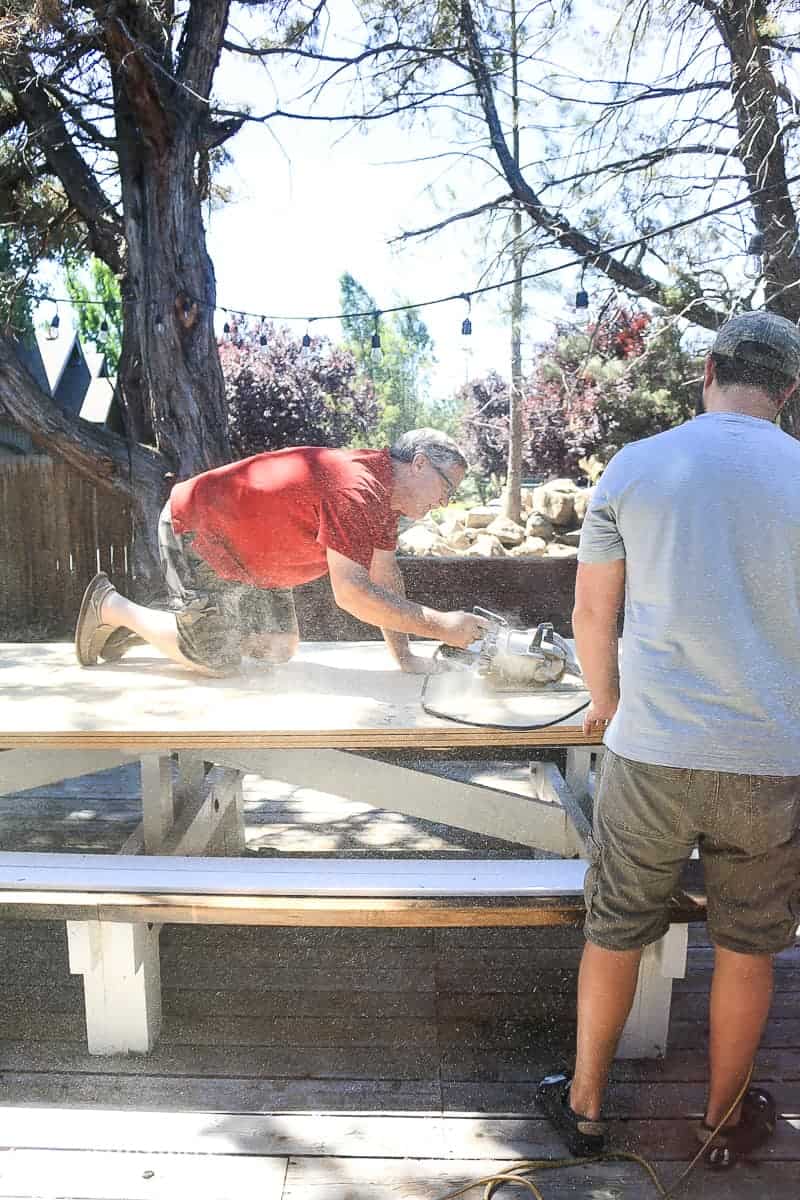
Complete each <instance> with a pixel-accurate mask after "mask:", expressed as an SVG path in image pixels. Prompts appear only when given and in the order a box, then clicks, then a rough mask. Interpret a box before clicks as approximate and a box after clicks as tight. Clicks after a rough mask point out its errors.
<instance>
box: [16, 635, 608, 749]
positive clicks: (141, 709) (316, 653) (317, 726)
mask: <svg viewBox="0 0 800 1200" xmlns="http://www.w3.org/2000/svg"><path fill="white" fill-rule="evenodd" d="M415 650H416V651H417V652H420V653H428V654H430V653H432V652H433V650H434V644H433V643H421V644H418V645H416V646H415ZM423 683H424V677H423V676H420V675H406V674H403V673H402V672H401V671H399V670H398V669H397V667H396V666H395V665H394V664H393V662H392V660H391V658H390V656H389V652H388V650H387V648H386V646H385V645H384V643H383V642H305V643H303V644H302V645H301V647H300V650H299V652H298V654H297V656H296V657H295V658H294V659H293V660H292V661H291V662H289V663H286V664H284V665H282V666H279V667H273V668H268V667H265V666H264V664H263V663H259V662H256V660H253V659H250V660H245V664H244V667H243V669H242V671H241V672H240V673H239V674H238V675H236V676H235V677H230V678H226V679H208V678H204V677H202V676H199V675H196V674H193V673H192V672H191V671H189V670H187V669H184V668H182V667H179V666H176V665H173V664H172V663H169V662H167V661H166V660H165V659H164V658H162V657H161V656H160V655H158V654H157V652H155V651H154V650H152V649H150V648H149V647H146V646H141V647H138V648H136V649H135V650H133V651H131V652H130V653H129V654H128V655H126V656H125V658H124V659H123V660H121V661H120V662H117V663H106V664H103V665H100V666H97V667H93V668H88V669H87V668H82V667H80V666H79V665H78V663H77V662H76V660H75V654H74V650H73V647H72V645H71V644H70V643H66V642H52V643H30V644H26V643H5V644H2V645H0V748H3V749H11V748H29V747H39V748H46V747H49V748H58V747H64V748H67V747H69V748H74V749H126V750H127V749H131V750H133V749H135V750H142V751H147V750H150V751H155V750H164V751H166V750H184V749H195V750H199V749H214V748H217V749H218V748H221V747H236V748H240V749H267V748H270V747H283V748H304V747H308V748H315V747H316V748H320V747H321V748H330V749H385V748H394V749H401V748H407V749H417V748H420V749H422V748H430V749H449V748H458V747H462V746H464V747H466V746H473V747H474V746H491V747H495V746H512V745H513V746H537V745H539V746H559V745H562V746H570V745H572V746H574V745H595V744H598V742H599V740H600V739H599V738H594V737H593V738H587V737H585V735H584V734H583V731H582V729H581V714H580V713H578V714H576V715H573V716H569V717H567V718H566V719H563V718H564V714H565V713H568V712H570V710H573V709H575V708H576V707H578V706H579V705H581V704H583V703H585V701H586V700H587V699H588V697H587V694H586V692H585V691H584V690H583V689H582V687H581V686H580V685H579V684H577V683H573V684H571V685H570V684H568V685H567V686H566V687H565V688H562V689H560V690H551V689H546V690H543V691H537V692H530V693H513V694H506V693H502V692H500V693H492V692H488V691H486V690H485V688H484V687H483V685H479V684H478V683H477V681H474V682H473V680H472V677H471V676H470V675H468V674H465V673H463V672H454V673H453V674H448V675H447V676H438V675H437V676H432V677H431V678H430V681H429V683H428V685H427V700H428V701H429V702H430V704H431V706H432V707H434V708H436V709H437V711H448V712H450V711H456V712H460V713H461V715H464V716H466V717H467V719H470V720H476V721H481V722H488V723H489V724H494V725H510V726H512V728H510V729H498V728H490V727H487V726H486V725H482V726H471V725H465V724H459V723H456V722H453V721H449V720H443V719H440V718H438V717H436V716H432V715H430V714H429V713H427V712H425V711H424V709H423V707H422V702H421V696H422V689H423ZM546 722H553V723H552V724H551V725H550V726H549V727H547V728H536V729H525V728H521V727H522V726H526V725H539V726H541V725H544V724H545V723H546Z"/></svg>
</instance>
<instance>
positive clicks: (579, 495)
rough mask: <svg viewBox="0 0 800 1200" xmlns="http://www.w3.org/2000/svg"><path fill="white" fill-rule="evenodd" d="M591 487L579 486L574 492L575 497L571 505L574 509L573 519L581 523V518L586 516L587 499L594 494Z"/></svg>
mask: <svg viewBox="0 0 800 1200" xmlns="http://www.w3.org/2000/svg"><path fill="white" fill-rule="evenodd" d="M594 492H595V489H594V488H593V487H589V488H581V489H580V491H578V492H576V493H575V498H574V500H573V501H572V507H573V509H574V510H575V520H576V521H580V522H581V523H583V518H584V517H585V516H586V509H587V508H588V507H589V501H590V500H591V498H592V496H593V495H594Z"/></svg>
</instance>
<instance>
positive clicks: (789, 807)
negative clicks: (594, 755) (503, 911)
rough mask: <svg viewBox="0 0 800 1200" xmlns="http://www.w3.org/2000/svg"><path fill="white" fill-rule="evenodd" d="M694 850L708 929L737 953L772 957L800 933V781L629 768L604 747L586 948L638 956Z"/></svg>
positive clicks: (655, 935) (665, 914)
mask: <svg viewBox="0 0 800 1200" xmlns="http://www.w3.org/2000/svg"><path fill="white" fill-rule="evenodd" d="M695 847H697V849H698V850H699V854H700V858H701V860H702V863H703V871H704V874H705V885H706V896H707V906H708V931H709V936H710V938H711V940H712V942H714V944H715V945H718V946H722V947H723V948H724V949H726V950H734V951H736V952H737V953H739V954H775V953H777V952H778V951H779V950H784V949H786V948H787V947H788V946H791V945H793V943H794V940H795V936H796V932H797V927H798V925H799V924H800V777H797V776H791V775H787V776H772V775H739V774H732V773H729V772H723V771H695V770H689V769H688V768H684V767H662V766H655V765H653V764H650V763H641V762H634V761H633V760H631V759H628V758H622V756H621V755H618V754H614V753H612V751H611V750H606V752H605V756H604V760H603V765H602V768H601V775H600V783H599V786H598V790H597V798H596V801H595V813H594V830H593V834H592V838H591V842H590V859H591V865H590V867H589V870H588V871H587V873H586V882H585V887H584V890H585V895H586V924H585V933H586V936H587V938H588V939H589V941H591V942H594V943H595V944H596V945H598V946H603V947H604V948H605V949H607V950H633V949H638V948H639V947H641V946H646V945H648V944H649V943H650V942H655V941H657V940H658V939H659V938H660V937H662V936H663V935H664V934H665V933H666V932H667V929H668V928H669V902H670V899H671V897H672V895H673V893H674V892H675V890H676V888H677V887H678V886H679V880H680V875H681V870H682V868H683V865H684V863H685V862H686V860H687V859H688V858H689V857H690V855H691V853H692V851H693V850H694V849H695Z"/></svg>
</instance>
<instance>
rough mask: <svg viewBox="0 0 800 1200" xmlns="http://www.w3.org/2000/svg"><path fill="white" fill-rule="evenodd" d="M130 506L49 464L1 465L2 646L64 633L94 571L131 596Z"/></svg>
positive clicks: (36, 460)
mask: <svg viewBox="0 0 800 1200" xmlns="http://www.w3.org/2000/svg"><path fill="white" fill-rule="evenodd" d="M131 568H132V537H131V518H130V511H129V508H128V505H127V504H125V503H124V502H123V501H122V500H120V499H117V497H116V496H114V495H112V494H110V493H109V492H105V491H100V490H98V489H97V488H95V487H94V485H93V484H91V483H89V482H88V481H87V480H86V479H83V478H82V477H81V476H80V475H78V474H76V473H75V471H73V470H72V469H71V468H69V467H67V466H66V465H65V464H63V463H60V462H53V461H51V460H50V459H47V458H23V459H20V460H19V461H18V462H3V463H0V639H4V640H20V639H25V638H28V637H32V636H37V635H38V636H41V635H42V634H43V633H47V632H48V631H50V632H52V633H53V635H55V634H56V633H58V632H62V633H63V632H65V631H68V630H69V629H70V628H71V627H72V626H73V625H74V622H75V618H76V616H77V613H78V608H79V607H80V602H81V596H82V595H83V590H84V588H85V587H86V584H87V583H88V581H89V580H90V579H91V577H92V575H94V574H95V572H96V571H107V572H108V574H109V575H110V576H111V578H112V579H113V580H114V582H115V583H116V585H117V587H119V588H120V590H121V591H128V592H130V588H131Z"/></svg>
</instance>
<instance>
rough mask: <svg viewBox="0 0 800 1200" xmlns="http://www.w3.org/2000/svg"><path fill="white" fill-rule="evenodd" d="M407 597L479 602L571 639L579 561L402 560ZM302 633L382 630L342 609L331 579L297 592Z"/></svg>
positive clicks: (363, 635) (312, 637) (343, 635)
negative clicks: (546, 625)
mask: <svg viewBox="0 0 800 1200" xmlns="http://www.w3.org/2000/svg"><path fill="white" fill-rule="evenodd" d="M398 562H399V563H400V567H401V569H402V572H403V578H404V580H405V585H406V593H407V595H408V598H409V600H416V601H418V602H419V603H420V604H426V605H428V606H429V607H431V608H438V609H443V610H450V609H459V608H460V609H466V610H468V611H469V610H470V609H472V608H473V607H474V606H475V605H476V604H479V605H481V606H482V607H483V608H488V609H491V610H492V612H497V613H500V614H501V615H502V616H504V617H506V618H507V620H508V621H510V622H511V623H512V624H513V625H516V626H519V627H522V628H527V627H528V626H531V625H536V624H537V623H538V622H539V621H552V623H553V625H554V626H555V629H556V632H557V633H561V634H563V635H564V636H565V637H571V635H572V625H571V614H572V604H573V598H574V592H575V572H576V570H577V560H576V559H574V558H399V559H398ZM295 597H296V600H297V616H298V620H299V622H300V635H301V637H302V638H304V639H305V640H306V641H312V642H313V641H319V642H328V641H331V642H333V641H364V640H368V639H372V638H379V637H380V636H381V635H380V630H378V629H376V628H375V627H374V626H373V625H364V624H363V622H361V621H357V620H356V619H355V617H351V616H350V615H349V613H346V612H343V611H342V609H340V608H339V607H337V605H336V603H335V601H334V599H333V594H332V592H331V587H330V583H329V581H328V578H327V576H326V577H325V578H324V579H317V580H315V581H314V583H308V584H305V585H304V586H303V587H299V588H296V589H295Z"/></svg>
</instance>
